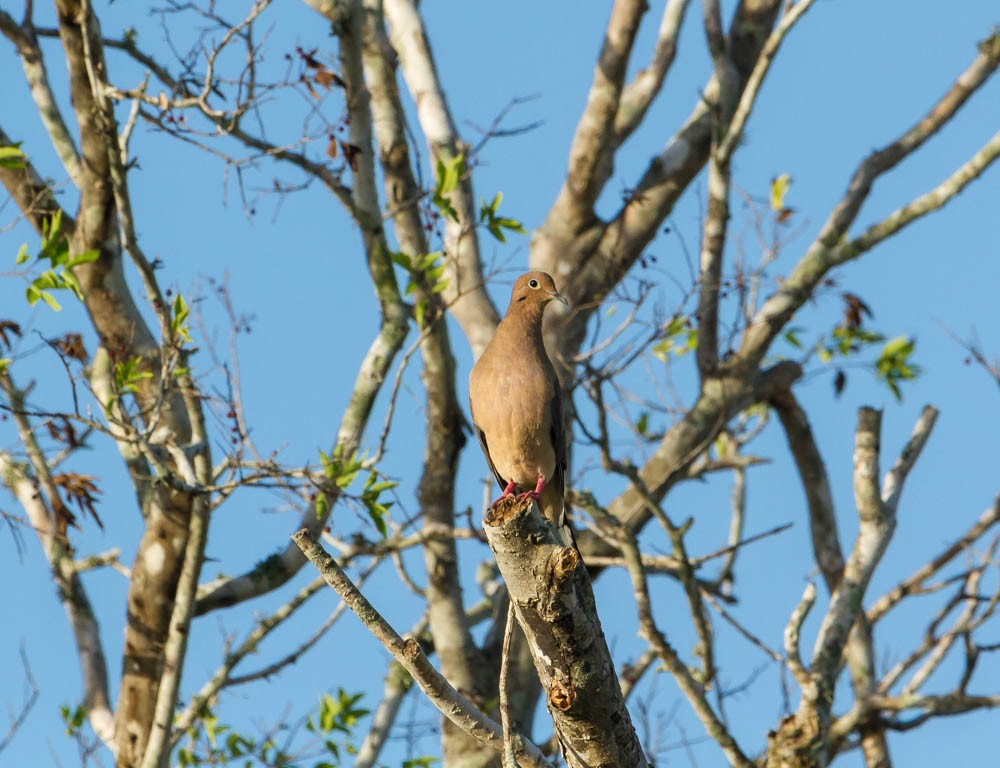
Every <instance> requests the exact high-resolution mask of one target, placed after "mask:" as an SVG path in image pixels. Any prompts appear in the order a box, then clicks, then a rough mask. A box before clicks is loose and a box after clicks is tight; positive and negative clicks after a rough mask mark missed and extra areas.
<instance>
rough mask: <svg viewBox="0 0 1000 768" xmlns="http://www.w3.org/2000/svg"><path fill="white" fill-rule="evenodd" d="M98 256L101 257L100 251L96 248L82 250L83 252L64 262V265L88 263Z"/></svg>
mask: <svg viewBox="0 0 1000 768" xmlns="http://www.w3.org/2000/svg"><path fill="white" fill-rule="evenodd" d="M99 258H101V252H100V251H98V250H93V251H84V252H83V253H81V254H78V255H76V256H74V257H73V258H71V259H70V260H69V261H68V262H67V263H66V266H67V267H76V266H79V265H80V264H90V263H91V262H94V261H97V260H98V259H99Z"/></svg>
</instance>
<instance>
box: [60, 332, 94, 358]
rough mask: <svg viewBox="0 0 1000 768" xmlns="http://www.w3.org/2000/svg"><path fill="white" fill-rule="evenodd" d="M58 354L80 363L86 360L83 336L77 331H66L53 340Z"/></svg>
mask: <svg viewBox="0 0 1000 768" xmlns="http://www.w3.org/2000/svg"><path fill="white" fill-rule="evenodd" d="M54 344H55V348H56V349H57V350H58V351H59V353H60V354H62V355H64V356H65V357H68V358H71V359H73V360H79V361H80V362H81V363H85V362H87V350H86V348H85V347H84V346H83V337H82V336H81V335H80V334H79V333H67V334H66V335H65V336H63V337H62V338H61V339H56V341H55V342H54Z"/></svg>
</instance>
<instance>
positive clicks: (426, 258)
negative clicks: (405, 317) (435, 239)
mask: <svg viewBox="0 0 1000 768" xmlns="http://www.w3.org/2000/svg"><path fill="white" fill-rule="evenodd" d="M442 255H443V254H442V253H441V251H432V252H431V253H425V254H424V255H423V256H409V255H408V254H405V253H402V252H399V251H394V252H393V253H392V254H390V257H391V258H392V260H393V262H394V263H396V264H398V265H399V266H401V267H402V268H403V269H405V270H406V271H407V272H408V273H409V275H410V280H409V283H407V286H406V295H407V296H409V295H410V294H412V293H414V292H415V291H416V290H417V288H418V287H421V288H423V289H424V290H425V291H428V292H430V293H432V294H436V293H441V292H442V291H444V289H445V288H447V287H448V279H447V278H446V277H444V269H445V267H444V262H443V261H442V259H441V257H442ZM413 311H414V316H415V318H416V321H417V327H419V328H423V327H424V319H425V318H426V316H427V299H426V298H423V297H421V298H418V299H417V303H416V304H415V305H414V308H413Z"/></svg>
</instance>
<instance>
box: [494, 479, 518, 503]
mask: <svg viewBox="0 0 1000 768" xmlns="http://www.w3.org/2000/svg"><path fill="white" fill-rule="evenodd" d="M515 488H517V483H515V482H514V481H513V480H511V481H510V482H509V483H507V487H506V488H504V489H503V493H501V494H500V498H498V499H497V500H496V501H494V502H493V503H492V504H490V506H491V507H494V506H496V505H497V504H499V503H500V502H501V501H503V500H504V499H509V498H510V497H511V496H513V495H514V489H515Z"/></svg>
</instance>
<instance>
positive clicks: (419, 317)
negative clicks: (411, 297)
mask: <svg viewBox="0 0 1000 768" xmlns="http://www.w3.org/2000/svg"><path fill="white" fill-rule="evenodd" d="M426 315H427V301H426V299H420V300H419V301H418V302H417V303H416V304H414V305H413V317H414V319H415V320H416V321H417V328H423V327H424V318H425V317H426Z"/></svg>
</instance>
